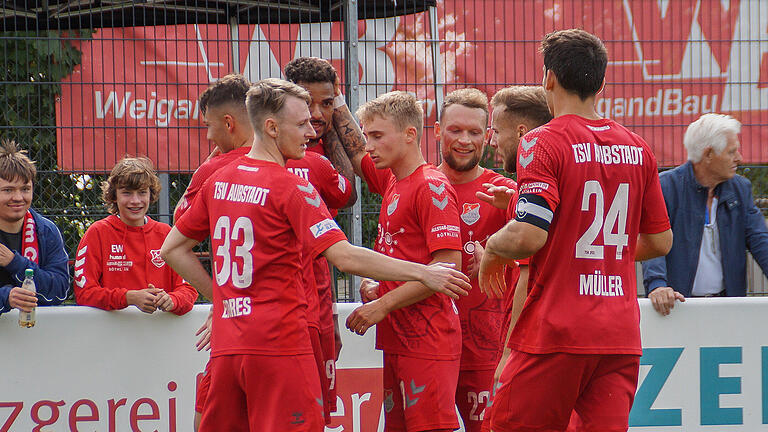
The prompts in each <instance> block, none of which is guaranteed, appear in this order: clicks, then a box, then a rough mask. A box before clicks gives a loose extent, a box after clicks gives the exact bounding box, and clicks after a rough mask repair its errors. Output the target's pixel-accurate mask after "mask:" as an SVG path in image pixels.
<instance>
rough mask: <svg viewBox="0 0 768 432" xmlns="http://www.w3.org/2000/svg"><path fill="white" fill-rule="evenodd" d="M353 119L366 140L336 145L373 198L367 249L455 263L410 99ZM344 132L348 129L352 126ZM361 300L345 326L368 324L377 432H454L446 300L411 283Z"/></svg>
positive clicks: (453, 352)
mask: <svg viewBox="0 0 768 432" xmlns="http://www.w3.org/2000/svg"><path fill="white" fill-rule="evenodd" d="M357 115H358V117H359V118H360V120H361V122H362V125H363V132H364V134H365V136H366V138H367V140H366V142H355V141H354V140H348V139H345V137H341V141H342V144H343V145H344V146H345V150H346V152H347V155H349V157H350V159H351V160H352V165H353V166H354V167H355V170H356V172H357V173H358V174H359V175H361V176H362V177H363V178H364V179H365V180H366V182H367V183H368V188H369V189H370V190H371V191H372V192H374V193H377V194H380V195H382V197H383V199H382V205H381V212H380V213H379V227H378V229H379V235H378V238H377V240H376V250H378V251H379V252H381V253H384V254H386V255H389V256H391V257H396V258H400V259H405V260H408V261H412V262H418V263H423V264H427V263H430V262H437V261H441V262H454V263H456V264H457V265H460V263H461V236H460V233H459V214H458V209H457V207H456V202H457V200H456V192H455V191H454V190H453V188H452V187H451V185H450V183H449V182H448V179H447V178H446V177H445V175H444V174H443V173H441V172H440V171H439V170H437V169H435V168H434V167H433V166H431V165H429V164H427V163H426V162H424V157H423V156H422V154H421V149H420V148H419V142H420V140H421V134H422V128H423V118H424V114H423V111H422V108H421V105H420V104H419V102H418V101H417V100H416V98H415V97H414V96H413V95H411V94H408V93H405V92H391V93H386V94H384V95H381V96H379V97H377V98H376V99H374V100H372V101H369V102H368V103H366V104H365V105H363V106H362V107H361V108H360V109H359V110H358V111H357ZM347 127H348V128H355V127H357V126H356V125H355V124H354V122H351V123H350V124H348V125H347ZM371 286H375V287H376V288H375V291H374V289H371V290H368V291H365V292H362V293H361V294H362V295H363V301H364V302H366V303H365V304H364V305H362V306H361V307H359V308H357V309H356V310H355V311H354V312H353V313H352V314H351V315H350V316H349V317H348V318H347V323H346V324H347V328H349V329H350V330H352V331H354V332H356V333H358V334H364V333H365V332H366V330H368V328H370V327H371V326H373V325H374V324H377V323H378V325H377V329H376V348H378V349H381V350H383V351H384V383H383V384H384V411H385V416H386V423H385V424H386V430H387V431H402V430H407V431H449V430H450V431H453V430H454V429H456V428H457V427H458V419H457V417H456V408H455V397H454V396H455V392H456V382H457V379H458V373H459V358H460V355H461V327H460V323H459V316H458V310H457V309H456V305H455V304H454V303H453V301H452V300H451V299H450V298H448V297H446V296H443V295H432V294H433V293H432V292H431V291H430V290H428V289H426V287H424V286H423V285H422V284H420V283H413V282H410V283H409V282H406V283H401V282H386V281H382V282H381V283H380V284H378V285H375V284H373V285H371Z"/></svg>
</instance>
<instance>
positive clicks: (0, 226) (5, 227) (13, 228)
mask: <svg viewBox="0 0 768 432" xmlns="http://www.w3.org/2000/svg"><path fill="white" fill-rule="evenodd" d="M23 226H24V218H21V219H19V220H17V221H8V220H2V219H0V231H3V232H7V233H10V234H15V233H18V232H21V228H22V227H23Z"/></svg>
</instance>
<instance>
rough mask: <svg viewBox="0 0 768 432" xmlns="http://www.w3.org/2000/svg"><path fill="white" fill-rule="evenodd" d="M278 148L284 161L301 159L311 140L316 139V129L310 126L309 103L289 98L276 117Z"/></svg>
mask: <svg viewBox="0 0 768 432" xmlns="http://www.w3.org/2000/svg"><path fill="white" fill-rule="evenodd" d="M276 118H277V120H278V123H277V136H276V137H275V141H276V143H277V148H278V150H279V151H280V153H281V154H282V155H283V158H284V159H286V160H287V159H301V158H303V157H304V152H305V150H306V149H307V143H308V142H309V140H311V139H313V138H315V136H316V134H315V129H314V128H313V127H312V125H311V124H310V118H311V116H310V114H309V109H308V108H307V103H306V102H305V101H304V100H302V99H299V98H297V97H293V96H289V97H288V99H286V101H285V105H284V106H283V108H282V109H281V110H280V112H279V113H278V114H277V115H276Z"/></svg>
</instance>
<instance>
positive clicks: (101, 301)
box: [73, 215, 197, 315]
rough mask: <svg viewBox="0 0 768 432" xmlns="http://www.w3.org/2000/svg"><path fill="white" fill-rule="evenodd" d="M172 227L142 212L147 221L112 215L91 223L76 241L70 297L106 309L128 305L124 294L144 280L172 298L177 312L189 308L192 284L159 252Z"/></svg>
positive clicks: (144, 284) (192, 299) (194, 293)
mask: <svg viewBox="0 0 768 432" xmlns="http://www.w3.org/2000/svg"><path fill="white" fill-rule="evenodd" d="M170 230H171V227H170V226H168V225H167V224H164V223H162V222H157V221H155V220H152V219H151V218H149V217H148V216H147V223H146V224H144V225H143V226H139V227H134V226H129V225H126V224H125V223H124V222H123V221H121V220H120V218H119V217H117V216H115V215H111V216H107V217H106V218H104V219H101V220H98V221H96V222H94V223H93V225H91V226H90V227H88V230H87V231H86V232H85V235H83V238H82V239H81V240H80V244H79V245H78V246H77V256H76V258H75V280H74V285H73V287H74V289H75V299H76V300H77V303H78V304H80V305H83V306H93V307H97V308H100V309H105V310H115V309H123V308H126V307H128V302H127V300H126V298H125V294H126V293H127V292H128V291H130V290H140V289H144V288H147V287H148V286H149V284H152V285H154V286H155V288H160V289H163V290H165V292H167V293H168V295H169V296H170V297H171V298H172V299H173V304H174V309H173V310H172V311H169V312H172V313H174V314H176V315H182V314H185V313H187V312H189V311H190V310H191V309H192V306H193V304H194V303H195V300H197V290H195V288H193V287H192V286H191V285H189V284H188V283H186V282H185V281H184V279H182V278H181V276H179V275H178V274H177V273H176V272H175V271H173V269H171V268H170V267H169V266H168V265H166V264H165V261H163V259H162V258H160V247H161V246H162V245H163V241H164V240H165V236H166V235H168V232H169V231H170Z"/></svg>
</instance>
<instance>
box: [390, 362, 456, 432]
mask: <svg viewBox="0 0 768 432" xmlns="http://www.w3.org/2000/svg"><path fill="white" fill-rule="evenodd" d="M383 373H384V379H383V381H384V415H385V423H384V424H385V427H384V430H385V431H388V432H394V431H398V432H402V431H408V432H414V431H431V430H443V429H445V430H450V431H453V430H455V429H457V428H458V427H459V421H458V418H457V417H456V403H455V398H454V395H455V394H456V383H457V381H458V378H459V359H456V360H426V359H421V358H415V357H408V356H404V355H398V354H387V353H384V372H383Z"/></svg>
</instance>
